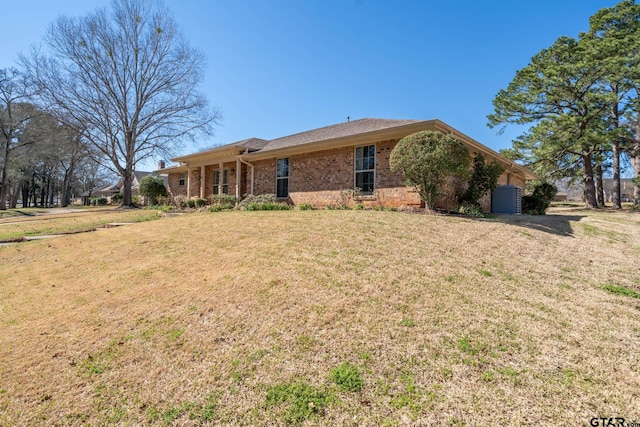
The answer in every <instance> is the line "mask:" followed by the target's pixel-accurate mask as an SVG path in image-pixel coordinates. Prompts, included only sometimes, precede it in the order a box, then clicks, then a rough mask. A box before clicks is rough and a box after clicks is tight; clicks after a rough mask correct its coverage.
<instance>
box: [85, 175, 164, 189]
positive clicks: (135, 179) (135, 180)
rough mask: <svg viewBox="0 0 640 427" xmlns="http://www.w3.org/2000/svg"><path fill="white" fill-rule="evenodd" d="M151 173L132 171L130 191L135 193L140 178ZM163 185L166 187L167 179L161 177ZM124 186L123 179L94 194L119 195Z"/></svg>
mask: <svg viewBox="0 0 640 427" xmlns="http://www.w3.org/2000/svg"><path fill="white" fill-rule="evenodd" d="M153 174H154V173H153V172H144V171H133V177H132V178H133V179H132V180H131V190H134V191H137V190H138V187H139V186H140V181H142V178H144V177H145V176H148V175H153ZM163 180H164V184H165V185H167V178H166V177H163ZM123 185H124V182H123V179H122V178H120V180H118V182H117V183H112V184H109V185H107V186H106V187H103V188H100V189H99V190H97V191H96V194H99V195H110V194H115V193H119V192H120V191H121V190H122V186H123Z"/></svg>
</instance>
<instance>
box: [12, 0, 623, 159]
mask: <svg viewBox="0 0 640 427" xmlns="http://www.w3.org/2000/svg"><path fill="white" fill-rule="evenodd" d="M165 2H166V4H167V6H168V7H169V8H170V9H171V10H172V11H173V12H174V14H175V18H176V21H177V22H178V24H179V25H180V26H181V27H182V29H183V32H184V34H185V36H186V37H187V38H188V39H189V40H190V43H191V45H192V46H193V47H196V48H198V49H200V50H202V51H203V52H204V53H205V55H206V57H207V66H206V76H205V81H204V84H203V86H202V91H203V92H204V93H205V94H206V95H207V97H208V99H209V102H210V104H211V105H212V106H214V107H217V108H219V109H220V110H221V112H222V116H223V118H222V120H221V121H220V124H219V125H218V126H216V129H215V131H216V133H215V136H214V137H212V138H209V139H206V140H202V141H199V142H198V143H197V144H196V145H191V144H185V146H184V150H183V151H182V152H181V153H178V154H186V153H189V152H193V151H196V150H201V149H204V148H207V147H210V146H213V145H218V144H224V143H229V142H234V141H238V140H241V139H245V138H249V137H260V138H264V139H270V138H277V137H281V136H286V135H289V134H292V133H296V132H301V131H305V130H310V129H315V128H318V127H322V126H327V125H331V124H335V123H340V122H343V121H346V120H347V116H349V117H351V119H352V120H354V119H359V118H365V117H376V118H391V119H424V120H427V119H432V118H438V119H440V120H442V121H444V122H446V123H448V124H450V125H451V126H453V127H455V128H457V129H458V130H460V131H461V132H463V133H465V134H467V135H469V136H470V137H472V138H474V139H476V140H478V141H480V142H482V143H483V144H485V145H487V146H489V147H491V148H493V149H494V150H500V149H501V148H507V147H510V146H511V141H512V140H513V139H514V138H515V137H517V136H518V135H519V134H520V133H521V132H522V130H523V129H522V128H520V129H518V128H507V131H506V132H505V133H504V134H502V135H498V134H497V129H490V128H488V127H487V124H486V123H487V119H486V116H487V114H490V113H491V112H492V111H493V107H492V100H493V98H494V97H495V95H496V93H497V92H498V90H500V89H501V88H505V87H506V86H507V85H508V84H509V82H510V81H511V79H512V78H513V76H514V74H515V72H516V70H518V69H520V68H522V67H524V66H526V65H527V63H528V62H529V60H530V58H531V57H532V56H533V55H535V54H536V53H537V52H539V51H540V50H541V49H543V48H545V47H548V46H549V45H551V44H552V43H553V42H554V41H555V40H556V39H557V38H558V37H559V36H562V35H568V36H572V37H575V36H577V35H578V33H580V32H581V31H586V30H587V29H588V25H589V17H590V16H591V15H593V14H594V13H595V12H596V11H597V10H599V9H601V8H604V7H611V6H613V5H615V4H616V3H617V1H605V0H599V1H596V0H489V1H478V0H468V1H467V0H458V1H431V0H422V1H418V0H396V1H393V2H392V1H388V0H387V1H382V0H377V1H373V0H323V1H320V0H317V1H312V0H306V1H305V0H269V1H267V0H261V1H259V0H253V1H249V0H227V1H213V0H206V1H205V0H165ZM109 4H110V1H109V0H57V1H55V2H52V1H50V0H31V1H30V2H5V4H3V6H2V11H3V16H4V19H3V25H0V40H1V41H2V50H1V51H0V68H3V67H8V66H12V65H15V60H16V57H17V54H18V52H20V51H24V52H26V51H27V50H28V49H29V46H30V45H31V44H33V43H38V42H39V41H40V40H41V38H42V35H43V34H44V32H45V30H46V28H47V25H48V24H49V23H50V22H52V21H53V20H55V19H56V18H57V17H58V16H59V15H69V16H77V15H83V14H86V13H87V12H90V11H92V10H94V9H96V8H97V7H100V6H109ZM154 165H155V162H148V163H147V165H143V167H139V169H153V167H154ZM144 166H146V167H144Z"/></svg>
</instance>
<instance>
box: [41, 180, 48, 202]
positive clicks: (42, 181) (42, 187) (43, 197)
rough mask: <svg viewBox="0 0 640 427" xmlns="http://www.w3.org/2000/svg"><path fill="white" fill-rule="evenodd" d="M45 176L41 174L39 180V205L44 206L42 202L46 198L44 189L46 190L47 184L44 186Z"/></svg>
mask: <svg viewBox="0 0 640 427" xmlns="http://www.w3.org/2000/svg"><path fill="white" fill-rule="evenodd" d="M46 183H47V181H46V178H45V177H44V176H43V177H42V180H41V181H40V207H41V208H44V202H45V200H46V194H45V193H46V191H47V186H46Z"/></svg>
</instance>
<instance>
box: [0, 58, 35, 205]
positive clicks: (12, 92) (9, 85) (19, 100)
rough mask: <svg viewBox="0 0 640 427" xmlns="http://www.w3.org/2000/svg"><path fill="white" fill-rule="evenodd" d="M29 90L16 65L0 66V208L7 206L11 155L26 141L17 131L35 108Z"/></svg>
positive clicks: (19, 131) (33, 112)
mask: <svg viewBox="0 0 640 427" xmlns="http://www.w3.org/2000/svg"><path fill="white" fill-rule="evenodd" d="M31 95H32V93H31V92H30V90H29V86H28V85H27V84H26V83H25V81H24V79H23V75H22V74H21V73H20V72H19V71H18V70H17V69H15V68H10V69H2V70H0V132H1V134H0V162H2V171H1V172H0V210H5V209H7V178H8V174H9V166H10V164H11V157H12V156H13V154H14V153H15V151H16V150H18V149H19V148H20V147H21V146H22V145H24V144H26V143H28V142H27V141H26V140H25V139H24V138H21V137H20V135H21V133H22V131H23V130H24V127H25V126H26V125H27V123H29V120H31V119H32V118H33V116H34V115H35V114H36V108H35V107H34V106H33V105H31V104H29V103H28V102H27V101H28V100H29V98H30V96H31Z"/></svg>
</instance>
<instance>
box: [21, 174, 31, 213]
mask: <svg viewBox="0 0 640 427" xmlns="http://www.w3.org/2000/svg"><path fill="white" fill-rule="evenodd" d="M21 186H22V207H23V208H28V207H29V189H30V186H29V180H26V179H24V178H22V185H21Z"/></svg>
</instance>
